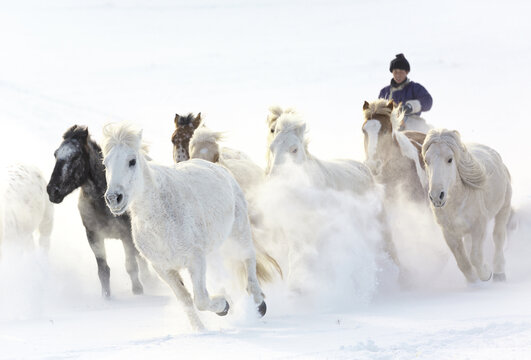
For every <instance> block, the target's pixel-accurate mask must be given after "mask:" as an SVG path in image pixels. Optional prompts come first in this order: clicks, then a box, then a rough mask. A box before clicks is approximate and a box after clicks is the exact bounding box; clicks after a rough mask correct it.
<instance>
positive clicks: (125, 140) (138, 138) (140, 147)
mask: <svg viewBox="0 0 531 360" xmlns="http://www.w3.org/2000/svg"><path fill="white" fill-rule="evenodd" d="M119 144H122V145H126V146H127V147H130V148H132V149H134V150H137V151H140V152H142V153H143V154H144V155H147V153H148V151H149V146H148V145H147V144H146V143H144V142H143V141H142V130H141V129H139V128H137V127H136V126H134V125H133V124H130V123H127V122H122V123H109V124H106V125H105V126H104V127H103V140H102V144H101V150H102V153H103V156H106V155H107V154H108V153H109V151H111V149H112V148H113V147H115V146H116V145H119ZM148 159H149V158H148Z"/></svg>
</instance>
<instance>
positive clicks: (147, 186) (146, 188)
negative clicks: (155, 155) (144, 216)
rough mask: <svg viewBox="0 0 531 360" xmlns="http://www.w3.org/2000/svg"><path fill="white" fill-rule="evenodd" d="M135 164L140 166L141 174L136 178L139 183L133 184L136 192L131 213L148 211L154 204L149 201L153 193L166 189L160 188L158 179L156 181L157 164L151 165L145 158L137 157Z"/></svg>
mask: <svg viewBox="0 0 531 360" xmlns="http://www.w3.org/2000/svg"><path fill="white" fill-rule="evenodd" d="M137 164H139V166H141V169H142V171H141V172H142V175H141V177H140V178H139V179H138V180H137V181H139V182H140V183H137V184H135V187H136V191H137V193H136V195H135V198H134V201H133V202H132V203H131V213H139V212H150V211H151V210H152V206H153V204H154V202H153V201H150V199H152V198H153V196H154V195H153V194H155V193H160V192H161V191H162V192H163V191H166V189H164V188H162V186H161V184H160V183H159V182H160V179H159V181H157V175H156V169H155V167H156V166H159V165H153V166H152V165H151V164H150V163H148V161H147V160H146V159H145V158H142V159H140V158H139V159H138V160H137ZM172 195H175V194H172Z"/></svg>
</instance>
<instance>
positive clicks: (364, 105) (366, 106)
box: [363, 101, 369, 110]
mask: <svg viewBox="0 0 531 360" xmlns="http://www.w3.org/2000/svg"><path fill="white" fill-rule="evenodd" d="M368 108H369V103H368V102H367V101H365V102H364V103H363V110H367V109H368Z"/></svg>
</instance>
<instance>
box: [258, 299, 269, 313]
mask: <svg viewBox="0 0 531 360" xmlns="http://www.w3.org/2000/svg"><path fill="white" fill-rule="evenodd" d="M266 311H267V306H266V303H265V301H262V303H261V304H260V306H258V312H259V313H260V317H263V316H264V315H265V313H266Z"/></svg>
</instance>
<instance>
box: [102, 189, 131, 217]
mask: <svg viewBox="0 0 531 360" xmlns="http://www.w3.org/2000/svg"><path fill="white" fill-rule="evenodd" d="M124 200H125V196H124V195H123V194H122V193H119V192H112V193H109V192H108V193H106V194H105V203H106V204H107V207H108V208H109V210H111V212H112V213H113V214H115V215H122V214H123V213H124V212H125V210H126V207H127V202H126V201H124Z"/></svg>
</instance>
